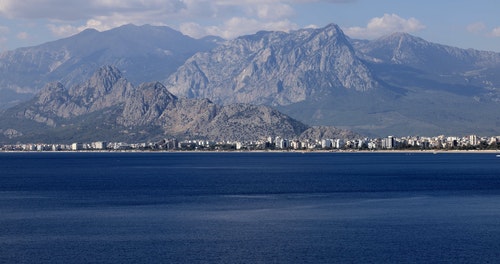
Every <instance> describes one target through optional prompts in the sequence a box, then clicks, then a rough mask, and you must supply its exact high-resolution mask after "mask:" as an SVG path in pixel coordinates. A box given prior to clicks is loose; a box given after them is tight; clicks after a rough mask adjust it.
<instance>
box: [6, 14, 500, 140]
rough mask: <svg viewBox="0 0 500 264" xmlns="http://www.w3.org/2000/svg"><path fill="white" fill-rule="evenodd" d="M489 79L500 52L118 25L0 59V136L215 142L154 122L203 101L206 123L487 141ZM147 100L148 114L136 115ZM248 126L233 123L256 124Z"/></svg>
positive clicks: (495, 87) (327, 35)
mask: <svg viewBox="0 0 500 264" xmlns="http://www.w3.org/2000/svg"><path fill="white" fill-rule="evenodd" d="M103 65H111V66H112V67H104V69H107V70H106V71H105V72H107V74H110V75H109V76H107V77H106V76H101V75H99V76H100V77H97V76H96V75H95V74H94V76H92V74H93V73H94V72H96V70H97V71H98V72H101V74H104V73H103V72H102V69H103V68H101V67H102V66H103ZM98 69H100V70H98ZM117 72H119V74H118V73H117ZM498 73H500V53H495V52H489V51H478V50H472V49H460V48H455V47H450V46H446V45H441V44H436V43H431V42H428V41H425V40H423V39H421V38H418V37H415V36H412V35H409V34H406V33H395V34H392V35H389V36H385V37H382V38H380V39H376V40H371V41H369V40H356V39H351V38H349V37H348V36H346V35H345V34H344V33H343V32H342V30H341V29H340V28H339V27H338V26H337V25H335V24H330V25H327V26H325V27H323V28H316V29H311V28H308V29H300V30H296V31H291V32H288V33H286V32H272V31H261V32H257V33H256V34H252V35H247V36H241V37H239V38H236V39H233V40H229V41H223V40H221V39H219V38H215V37H207V38H204V39H193V38H190V37H187V36H185V35H182V34H181V33H180V32H177V31H175V30H173V29H170V28H167V27H155V26H148V25H146V26H140V27H139V26H134V25H126V26H122V27H119V28H116V29H112V30H109V31H104V32H98V31H95V30H86V31H84V32H82V33H80V34H77V35H75V36H72V37H69V38H66V39H61V40H58V41H54V42H50V43H46V44H42V45H40V46H36V47H29V48H21V49H17V50H14V51H8V52H4V53H2V54H0V104H1V105H2V108H4V109H5V108H9V107H11V106H14V105H16V104H17V105H16V106H14V107H12V108H10V109H8V110H4V113H3V114H2V115H1V117H0V130H2V131H3V133H4V134H6V135H9V137H15V135H16V133H15V132H14V131H17V130H16V129H12V130H9V127H8V126H6V124H7V123H9V122H10V124H12V123H13V122H19V120H17V121H14V119H13V117H14V116H16V117H17V118H22V120H31V121H35V123H37V124H39V125H41V124H43V125H44V126H51V122H54V124H56V125H55V126H53V125H54V124H52V126H53V127H58V128H60V129H62V127H66V128H68V127H73V126H74V127H78V126H80V125H78V124H80V123H79V122H85V120H87V119H86V118H87V117H90V116H92V118H94V120H101V121H102V122H104V123H105V124H108V128H107V130H106V131H108V132H109V133H108V132H106V133H108V134H110V135H111V134H113V133H116V130H114V128H113V129H111V127H113V126H116V127H120V130H119V131H122V132H121V133H122V134H121V135H124V134H123V133H124V131H129V135H130V134H134V135H137V137H136V138H141V137H142V138H146V137H148V136H146V135H149V136H152V135H153V134H155V135H156V136H158V135H167V134H168V135H174V134H175V133H176V132H178V133H179V134H183V135H188V134H189V133H190V132H186V131H191V130H193V131H194V130H196V131H197V132H196V133H200V135H202V134H203V135H210V136H216V135H219V136H222V133H223V132H222V130H221V129H216V128H215V127H217V126H219V125H214V126H215V127H210V126H207V125H206V124H203V125H202V123H209V122H212V120H213V119H210V121H209V120H208V119H200V121H199V123H197V124H194V123H189V122H187V121H186V120H198V119H197V117H191V114H193V113H197V111H195V110H180V108H179V109H175V111H174V110H172V113H173V112H179V113H180V112H183V111H185V116H182V117H181V116H180V115H178V116H177V117H174V116H170V115H168V114H166V112H165V110H166V109H168V107H169V105H176V107H177V106H187V105H190V106H192V107H194V109H200V106H199V105H198V104H199V103H201V102H204V104H205V105H206V106H208V105H210V106H211V107H213V108H214V109H218V110H217V111H216V113H220V111H229V110H221V109H225V108H226V107H229V108H227V109H230V108H231V109H233V110H231V111H236V110H235V109H236V108H237V109H245V110H244V111H243V110H242V111H243V112H245V113H247V114H248V113H249V112H246V111H247V110H248V108H252V109H254V110H255V111H254V114H256V115H260V116H262V115H264V113H262V111H264V110H263V109H266V110H265V111H276V110H278V111H280V112H282V113H283V114H281V113H279V112H277V111H276V112H273V113H276V114H277V115H278V113H279V115H282V118H284V119H287V118H290V119H287V120H294V121H290V122H291V123H294V122H297V121H296V120H298V123H300V124H302V125H303V124H307V125H303V126H302V125H298V127H301V128H300V129H295V130H294V129H291V130H290V131H292V130H293V131H295V132H294V133H293V134H295V135H297V134H300V133H298V132H299V131H302V132H303V130H304V129H306V128H307V127H310V126H320V125H321V126H335V127H338V128H342V129H350V130H354V131H356V132H359V133H362V134H364V135H369V136H372V135H373V136H386V135H409V134H411V135H416V134H421V135H424V134H425V135H438V134H454V135H461V134H472V133H474V134H483V135H498V134H500V115H498V113H499V112H500V75H499V74H498ZM113 76H114V77H113ZM117 76H119V78H118V77H117ZM115 77H116V78H117V79H116V78H115ZM125 77H126V78H125ZM115 79H116V80H115ZM97 80H100V81H103V80H107V81H109V82H111V83H115V81H118V82H119V83H120V85H118V86H119V87H120V88H116V87H115V88H113V89H110V90H109V91H108V90H107V89H109V85H108V86H106V85H104V84H103V85H97ZM125 80H126V81H125ZM92 81H94V82H96V83H94V84H91V82H92ZM158 81H160V82H158ZM122 82H123V83H122ZM47 83H50V84H49V85H47ZM125 83H126V85H125V86H124V84H125ZM103 87H108V88H103ZM35 95H36V97H34V96H35ZM104 95H105V96H104ZM33 97H34V98H33ZM154 98H155V101H154V102H152V101H151V100H152V99H154ZM27 100H29V101H27ZM190 100H191V101H190ZM22 101H24V102H23V103H22V104H19V102H22ZM146 101H147V102H148V103H147V104H146V105H149V106H154V107H150V108H148V107H146V108H147V110H145V109H142V108H144V107H145V105H144V102H146ZM173 101H175V102H178V103H175V104H171V103H169V102H173ZM55 102H57V103H55ZM188 102H189V103H188ZM194 102H196V103H194ZM201 104H202V105H203V103H201ZM141 107H142V108H141ZM196 107H198V108H196ZM268 107H272V108H273V109H275V110H272V109H271V108H268ZM209 108H210V107H209ZM21 109H25V111H24V110H23V111H24V112H23V111H21ZM117 109H118V110H117ZM153 109H157V110H155V111H156V112H155V111H153ZM186 109H187V108H186ZM16 111H17V112H16ZM20 111H21V112H23V114H22V115H20V114H19V113H20ZM106 111H107V112H106ZM113 111H114V112H113ZM206 111H207V113H210V111H209V110H206ZM111 112H113V114H112V115H107V114H104V113H111ZM167 112H168V111H167ZM250 112H252V111H250ZM13 113H17V114H15V115H13ZM49 113H50V114H49ZM172 115H173V114H172ZM111 116H112V117H111ZM162 116H163V117H162ZM167 116H168V118H166V117H167ZM239 116H241V115H239ZM164 117H165V118H164ZM208 117H214V116H213V114H208ZM248 117H250V115H249V116H248ZM162 118H163V119H162ZM176 118H177V119H176ZM254 118H255V119H254V121H249V120H250V119H246V120H245V121H244V122H243V123H247V124H249V123H253V122H254V123H255V124H254V125H256V124H258V123H259V122H262V120H260V119H259V118H258V117H254ZM282 118H280V120H282ZM9 120H10V121H9ZM61 120H63V121H61ZM70 120H71V121H70ZM169 120H170V121H172V120H175V122H174V121H172V122H171V123H170V125H171V126H172V127H178V128H179V130H178V131H170V130H166V128H167V127H168V126H166V125H165V124H167V123H168V122H170V121H169ZM203 120H204V121H203ZM31 121H30V122H31ZM226 121H227V120H226ZM268 121H269V120H268ZM23 122H24V121H23ZM23 122H21V123H23ZM106 122H107V123H106ZM179 122H180V123H179ZM183 122H184V123H183ZM280 122H281V121H280ZM174 123H175V125H174ZM223 123H224V122H223ZM271 123H272V122H271ZM61 124H62V125H61ZM81 124H83V123H81ZM178 124H184V125H179V126H178ZM225 124H226V125H228V124H231V122H225ZM295 124H297V123H295ZM93 125H95V122H94V123H93ZM127 126H130V127H133V129H130V130H127V129H124V128H126V127H127ZM148 126H151V127H154V128H155V129H153V130H154V131H156V132H158V133H156V132H155V133H143V134H142V136H139V135H141V132H140V131H141V130H140V127H148ZM191 126H192V127H193V128H196V129H190V128H191ZM28 127H29V126H28V125H26V128H25V129H23V130H24V131H29V129H27V128H28ZM180 127H182V129H181V128H180ZM201 127H203V128H201ZM292 127H293V126H292ZM84 128H85V125H81V126H80V129H84ZM199 129H201V130H199ZM273 129H278V128H277V127H273ZM68 131H69V129H68ZM130 131H133V132H130ZM144 131H146V130H144ZM148 131H152V130H149V129H148ZM200 131H204V132H200ZM210 131H213V132H210ZM269 131H270V130H268V132H267V133H269ZM68 133H69V132H68ZM89 133H90V132H89ZM193 133H194V132H193ZM196 133H194V134H196ZM210 133H212V134H210ZM22 134H23V135H27V134H30V133H28V132H24V133H22ZM33 135H34V134H33ZM75 135H76V134H75ZM37 136H41V134H40V133H38V134H37ZM225 136H228V135H225ZM134 137H135V136H134ZM231 137H233V138H235V136H234V135H233V136H231Z"/></svg>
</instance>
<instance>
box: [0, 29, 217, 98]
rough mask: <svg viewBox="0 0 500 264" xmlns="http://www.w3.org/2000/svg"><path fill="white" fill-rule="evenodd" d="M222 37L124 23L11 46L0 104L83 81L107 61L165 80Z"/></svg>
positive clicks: (4, 60)
mask: <svg viewBox="0 0 500 264" xmlns="http://www.w3.org/2000/svg"><path fill="white" fill-rule="evenodd" d="M218 40H219V39H217V38H205V39H193V38H191V37H188V36H185V35H183V34H181V33H180V32H178V31H175V30H173V29H171V28H168V27H156V26H149V25H145V26H134V25H125V26H122V27H118V28H115V29H112V30H109V31H104V32H98V31H96V30H92V29H88V30H85V31H83V32H81V33H79V34H77V35H74V36H72V37H69V38H65V39H61V40H57V41H53V42H49V43H45V44H42V45H39V46H35V47H28V48H20V49H16V50H13V51H7V52H4V53H1V54H0V108H6V107H8V106H12V105H13V104H15V103H16V102H19V101H22V100H26V99H29V98H31V97H33V95H34V94H35V93H36V92H37V91H38V90H39V89H41V88H42V87H43V86H44V85H45V84H46V83H48V82H53V81H58V82H61V83H62V84H64V85H65V86H72V85H75V84H78V83H81V82H83V81H85V80H86V79H88V78H89V77H90V76H91V75H92V74H93V72H95V71H96V70H97V69H98V68H99V67H101V66H103V65H113V66H115V67H118V68H119V69H120V70H121V71H122V72H123V73H124V74H125V75H126V76H127V79H128V80H130V81H131V82H132V83H133V84H134V85H137V84H139V83H142V82H147V81H153V80H161V79H164V78H165V76H168V75H169V74H171V73H172V72H174V71H175V70H176V69H177V67H179V66H180V65H182V64H183V63H184V62H185V60H186V59H187V58H189V57H190V56H192V55H193V54H195V53H196V52H199V51H207V50H210V49H212V48H213V47H215V46H216V45H218V43H217V42H218Z"/></svg>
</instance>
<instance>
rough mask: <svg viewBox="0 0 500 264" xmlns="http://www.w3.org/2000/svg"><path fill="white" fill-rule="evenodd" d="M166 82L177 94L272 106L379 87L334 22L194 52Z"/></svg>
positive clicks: (261, 35) (256, 36)
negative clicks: (323, 25)
mask: <svg viewBox="0 0 500 264" xmlns="http://www.w3.org/2000/svg"><path fill="white" fill-rule="evenodd" d="M166 83H167V86H168V89H169V90H170V91H172V92H173V93H174V94H176V95H178V96H186V97H190V98H210V99H211V100H214V101H215V102H218V103H224V104H227V103H252V104H266V105H273V106H276V105H289V104H292V103H296V102H301V101H304V100H307V99H309V98H316V97H321V96H324V95H325V94H330V93H331V92H332V91H333V90H335V89H339V88H341V89H350V90H356V91H368V90H372V89H375V88H376V87H377V86H378V83H377V81H376V80H375V79H374V78H373V76H372V74H371V73H370V71H369V69H368V68H367V67H366V65H365V64H364V63H363V62H362V61H361V60H360V59H358V57H357V56H356V54H355V51H354V49H353V47H352V45H351V44H350V43H349V41H348V40H347V38H346V36H345V35H344V34H343V32H342V31H341V30H340V28H339V27H338V26H337V25H334V24H331V25H328V26H327V27H325V28H322V29H303V30H298V31H295V32H292V33H284V32H266V31H262V32H258V33H257V34H255V35H249V36H243V37H239V38H237V39H235V40H232V41H230V42H228V43H227V44H225V45H221V46H219V47H217V48H215V49H213V50H212V51H209V52H205V53H198V54H196V55H194V56H193V57H192V58H190V59H189V60H187V61H186V63H185V64H184V65H183V66H181V67H180V68H179V70H178V71H177V72H176V73H174V74H173V75H171V76H170V77H169V78H168V80H166Z"/></svg>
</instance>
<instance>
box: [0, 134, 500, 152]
mask: <svg viewBox="0 0 500 264" xmlns="http://www.w3.org/2000/svg"><path fill="white" fill-rule="evenodd" d="M405 149H422V150H426V149H429V150H430V149H450V150H451V149H459V150H472V149H494V150H499V149H500V136H496V137H479V136H477V135H469V136H464V137H454V136H444V135H441V136H437V137H420V136H409V137H395V136H388V137H384V138H362V139H304V140H297V139H286V138H282V137H268V138H266V139H263V140H259V141H248V142H238V141H236V142H235V141H231V142H227V141H222V142H215V141H210V140H183V141H178V140H176V139H164V140H161V141H159V142H149V143H134V144H129V143H123V142H104V141H97V142H92V143H73V144H14V145H0V150H3V151H130V150H138V151H146V150H149V151H175V150H179V151H182V150H214V151H224V150H405Z"/></svg>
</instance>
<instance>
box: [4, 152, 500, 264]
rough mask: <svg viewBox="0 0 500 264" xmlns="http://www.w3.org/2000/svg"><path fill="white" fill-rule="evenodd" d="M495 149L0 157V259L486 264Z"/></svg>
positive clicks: (499, 204)
mask: <svg viewBox="0 0 500 264" xmlns="http://www.w3.org/2000/svg"><path fill="white" fill-rule="evenodd" d="M499 261H500V158H499V157H497V156H496V155H495V153H437V154H434V153H429V152H426V153H418V152H413V153H402V152H395V153H392V152H390V153H297V152H293V153H286V152H272V153H267V152H256V153H254V152H241V153H239V152H229V153H217V152H209V153H198V152H189V153H188V152H162V153H148V152H146V153H137V152H133V153H116V152H110V153H94V152H74V153H71V152H65V153H0V263H499Z"/></svg>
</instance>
